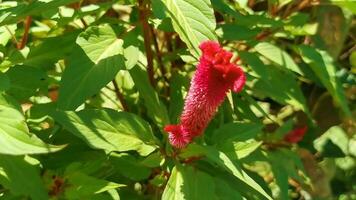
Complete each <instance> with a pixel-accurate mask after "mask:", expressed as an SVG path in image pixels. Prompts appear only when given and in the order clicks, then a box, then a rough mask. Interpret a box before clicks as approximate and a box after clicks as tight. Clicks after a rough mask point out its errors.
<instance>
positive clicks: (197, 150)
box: [181, 145, 272, 199]
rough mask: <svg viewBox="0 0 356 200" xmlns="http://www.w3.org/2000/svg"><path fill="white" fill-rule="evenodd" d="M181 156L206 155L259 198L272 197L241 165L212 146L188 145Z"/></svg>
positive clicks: (210, 160)
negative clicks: (256, 193) (257, 194)
mask: <svg viewBox="0 0 356 200" xmlns="http://www.w3.org/2000/svg"><path fill="white" fill-rule="evenodd" d="M181 156H182V157H184V158H189V157H191V156H206V157H207V159H208V161H209V162H211V163H213V164H216V165H217V166H218V167H219V168H221V169H222V170H224V171H226V172H228V173H230V174H231V175H233V176H235V177H236V178H237V179H239V180H240V181H242V182H243V183H244V184H246V185H247V186H248V188H249V190H252V191H254V192H258V193H259V195H260V197H261V198H266V199H272V198H271V197H270V195H269V194H267V193H266V192H265V191H264V190H263V188H262V187H261V186H260V185H259V184H258V183H257V182H255V181H254V180H253V179H252V178H251V177H250V176H249V175H248V174H247V173H246V172H245V171H244V170H243V169H242V168H241V167H239V166H237V165H235V164H234V163H233V162H232V161H231V160H230V159H229V157H228V156H226V154H224V153H223V152H220V151H218V150H216V149H215V148H213V147H208V146H207V147H206V146H199V145H190V146H189V147H188V148H187V149H186V150H185V151H184V152H183V153H182V154H181Z"/></svg>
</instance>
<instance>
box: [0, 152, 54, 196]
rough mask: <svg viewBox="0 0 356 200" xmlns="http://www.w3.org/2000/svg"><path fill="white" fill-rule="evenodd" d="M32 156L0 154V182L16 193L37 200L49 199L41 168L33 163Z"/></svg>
mask: <svg viewBox="0 0 356 200" xmlns="http://www.w3.org/2000/svg"><path fill="white" fill-rule="evenodd" d="M29 159H31V158H30V157H23V156H8V155H1V154H0V183H1V185H3V186H4V187H5V188H8V189H9V190H10V191H11V193H13V194H15V195H26V196H30V197H31V198H32V199H36V200H46V199H48V196H47V192H46V190H45V187H44V184H43V182H42V180H41V176H40V170H39V169H38V167H37V166H35V165H33V164H31V163H30V162H29V161H28V160H29Z"/></svg>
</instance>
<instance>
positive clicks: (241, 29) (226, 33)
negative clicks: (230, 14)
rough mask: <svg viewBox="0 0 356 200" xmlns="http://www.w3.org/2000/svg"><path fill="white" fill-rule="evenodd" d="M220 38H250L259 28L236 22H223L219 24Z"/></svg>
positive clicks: (253, 36)
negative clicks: (251, 27)
mask: <svg viewBox="0 0 356 200" xmlns="http://www.w3.org/2000/svg"><path fill="white" fill-rule="evenodd" d="M220 27H221V30H222V33H223V34H222V38H223V39H226V40H251V39H254V38H255V37H256V36H257V34H259V33H260V32H261V30H260V29H252V30H251V29H250V28H249V27H246V26H242V25H237V24H223V25H221V26H220Z"/></svg>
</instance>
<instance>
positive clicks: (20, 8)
mask: <svg viewBox="0 0 356 200" xmlns="http://www.w3.org/2000/svg"><path fill="white" fill-rule="evenodd" d="M77 1H80V0H34V1H31V3H19V4H18V5H17V6H15V7H11V8H7V9H3V10H0V16H1V17H0V25H4V24H12V23H16V22H17V21H18V20H20V19H22V18H25V17H26V16H31V15H38V14H40V13H43V12H45V11H48V10H50V9H53V8H58V7H60V6H64V5H67V4H70V3H74V2H77Z"/></svg>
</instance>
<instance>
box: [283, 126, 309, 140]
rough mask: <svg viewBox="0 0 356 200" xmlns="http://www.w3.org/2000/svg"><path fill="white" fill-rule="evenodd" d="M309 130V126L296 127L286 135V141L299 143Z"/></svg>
mask: <svg viewBox="0 0 356 200" xmlns="http://www.w3.org/2000/svg"><path fill="white" fill-rule="evenodd" d="M307 130H308V127H307V126H303V127H301V128H296V129H294V130H292V131H290V132H289V133H287V135H285V136H284V141H286V142H289V143H298V142H300V141H301V140H302V139H303V137H304V135H305V133H306V132H307Z"/></svg>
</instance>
